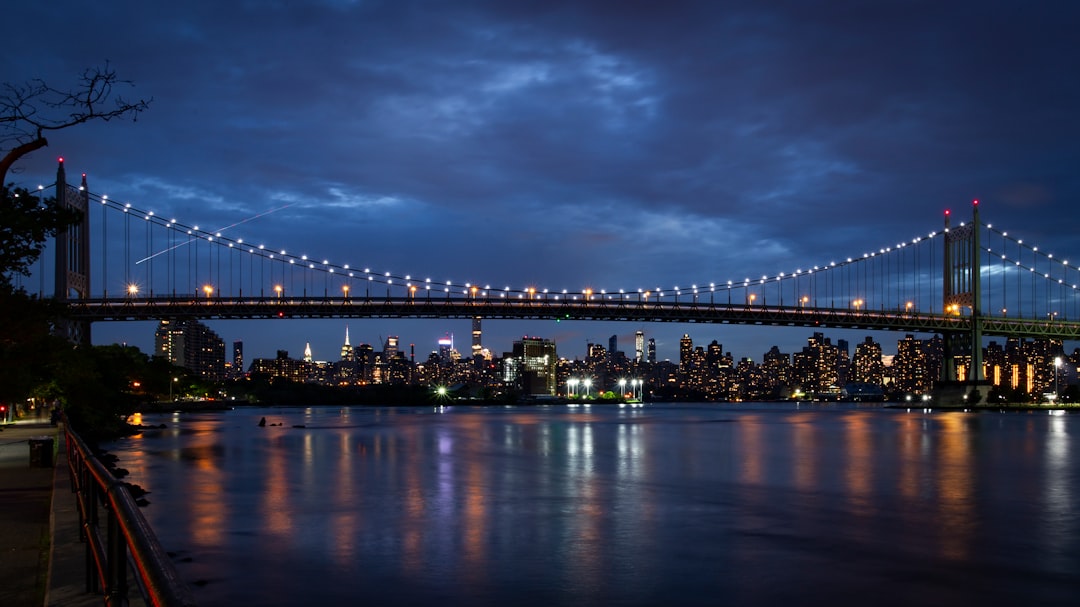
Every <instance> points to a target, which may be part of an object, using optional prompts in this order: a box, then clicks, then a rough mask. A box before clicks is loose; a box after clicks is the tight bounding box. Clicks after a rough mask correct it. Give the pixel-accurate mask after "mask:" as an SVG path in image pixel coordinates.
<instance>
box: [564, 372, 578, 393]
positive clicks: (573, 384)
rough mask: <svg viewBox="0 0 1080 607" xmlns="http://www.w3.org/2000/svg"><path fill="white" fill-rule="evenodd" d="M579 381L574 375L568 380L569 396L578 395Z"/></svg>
mask: <svg viewBox="0 0 1080 607" xmlns="http://www.w3.org/2000/svg"><path fill="white" fill-rule="evenodd" d="M578 381H579V380H578V379H576V378H573V377H571V378H570V379H568V380H566V387H567V388H568V389H567V394H566V395H567V396H577V385H578Z"/></svg>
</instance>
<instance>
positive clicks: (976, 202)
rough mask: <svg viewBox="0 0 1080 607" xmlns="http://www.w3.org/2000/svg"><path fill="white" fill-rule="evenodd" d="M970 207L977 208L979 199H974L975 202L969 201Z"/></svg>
mask: <svg viewBox="0 0 1080 607" xmlns="http://www.w3.org/2000/svg"><path fill="white" fill-rule="evenodd" d="M971 206H973V207H977V206H979V199H978V198H976V199H975V200H972V201H971Z"/></svg>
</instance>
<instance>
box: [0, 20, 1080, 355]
mask: <svg viewBox="0 0 1080 607" xmlns="http://www.w3.org/2000/svg"><path fill="white" fill-rule="evenodd" d="M4 14H5V22H6V24H7V27H6V28H5V37H6V45H5V46H6V48H7V52H6V53H4V54H3V56H2V57H0V66H2V69H0V81H3V82H8V83H20V82H23V81H26V80H29V79H32V78H41V79H44V80H45V81H46V82H48V83H49V84H51V85H52V86H54V87H60V88H67V87H70V86H73V85H74V84H75V83H76V81H77V79H78V77H79V75H80V74H81V73H82V72H83V70H85V69H86V68H88V67H94V66H101V65H104V64H105V62H108V64H109V65H110V66H111V67H112V68H114V69H115V70H116V71H117V73H118V75H119V76H120V77H121V78H123V79H127V80H131V81H133V82H134V87H132V88H129V89H128V88H125V89H121V90H120V91H119V92H120V93H121V94H122V95H123V96H124V97H127V98H130V99H136V98H153V102H152V105H151V107H150V109H149V110H148V111H146V112H144V113H143V114H141V115H140V116H139V117H138V120H137V121H136V122H130V121H126V122H109V123H100V124H91V125H86V126H82V127H79V128H74V129H68V130H65V131H61V132H57V133H54V134H52V135H51V136H50V137H49V140H50V146H49V148H47V149H45V150H42V151H39V152H36V153H35V154H34V155H33V156H32V157H31V158H29V159H28V160H26V161H24V162H22V163H21V164H20V165H19V166H18V168H19V172H18V173H15V174H13V175H9V181H13V182H15V183H16V184H18V185H23V186H27V187H31V188H36V187H37V185H38V184H40V183H46V184H47V183H51V182H52V179H53V176H54V174H55V167H56V157H57V156H64V157H65V160H66V165H67V167H68V171H69V174H78V173H81V172H86V173H88V175H89V177H88V179H89V182H90V186H91V189H92V190H94V191H95V192H98V193H105V194H108V195H109V197H110V198H112V199H115V200H122V201H125V202H130V203H131V204H133V205H134V206H136V207H138V208H140V209H144V210H153V211H155V212H156V213H157V214H159V215H169V216H174V217H177V218H178V219H180V220H181V221H182V222H185V223H188V224H189V225H190V224H199V225H206V226H215V227H220V226H227V225H230V224H234V223H237V222H240V221H244V220H248V219H250V218H252V217H253V216H255V215H259V214H262V213H266V212H267V211H271V210H274V209H280V210H277V211H274V212H272V213H267V214H265V215H263V216H261V217H259V218H257V219H254V220H250V221H247V222H246V223H244V224H243V225H241V226H238V227H236V228H234V229H233V230H234V231H233V232H232V233H231V236H233V237H234V238H236V237H242V238H245V240H247V241H249V242H250V241H256V240H257V241H259V242H265V243H266V245H267V246H268V247H272V248H288V249H289V250H290V251H296V252H303V253H306V254H309V255H311V256H312V257H316V258H324V259H330V260H332V261H334V262H337V263H349V264H351V265H352V266H353V267H365V266H370V267H371V268H373V269H379V270H380V271H381V270H387V271H392V272H394V273H395V274H412V275H414V276H430V277H432V278H433V279H437V280H448V279H449V280H453V281H455V282H465V281H473V282H475V283H485V282H487V283H492V284H495V285H504V284H507V285H514V286H515V287H520V286H523V285H536V286H538V287H547V288H551V289H552V290H561V289H570V290H571V291H575V290H577V291H579V290H581V289H582V288H584V287H585V286H592V287H594V288H604V287H606V288H608V289H612V290H617V289H618V288H624V287H625V288H627V289H628V290H629V289H635V290H636V289H637V288H639V287H645V288H652V287H655V286H670V285H680V284H681V285H690V284H694V283H696V284H702V285H703V284H708V283H709V282H713V281H715V282H717V283H721V282H723V283H726V281H727V280H742V279H743V278H744V277H748V276H749V277H753V276H760V275H766V274H767V275H776V274H777V273H778V272H781V271H791V270H794V269H795V268H797V267H804V266H807V265H812V264H815V263H822V262H828V261H830V260H835V259H840V258H843V257H848V256H855V255H861V254H862V253H863V252H864V251H865V250H877V249H878V248H879V247H883V246H890V245H893V244H895V243H896V242H899V241H904V240H910V239H911V238H913V237H918V236H923V235H926V234H927V233H928V232H930V231H933V230H938V229H940V228H941V226H942V212H943V210H944V209H946V208H952V209H953V210H954V213H956V214H957V216H958V217H960V218H965V217H967V216H968V214H969V207H970V201H971V200H972V199H973V198H978V199H979V200H980V201H981V205H980V206H981V209H982V214H983V219H984V221H986V222H989V223H993V224H994V225H995V227H1003V228H1005V229H1007V230H1008V231H1009V232H1010V235H1012V234H1016V235H1018V236H1020V237H1021V238H1024V239H1025V242H1035V243H1038V244H1039V246H1040V249H1041V250H1043V249H1045V250H1050V251H1054V252H1055V253H1057V255H1061V256H1065V257H1070V256H1071V257H1076V258H1080V241H1078V240H1077V238H1076V234H1077V229H1078V227H1080V226H1078V221H1077V218H1078V214H1080V211H1078V208H1077V203H1078V202H1080V171H1078V170H1077V169H1078V162H1080V115H1078V112H1080V44H1078V42H1077V35H1078V34H1077V32H1078V31H1080V3H1075V2H1053V1H1052V2H1019V1H1017V2H995V1H981V2H939V1H935V2H891V1H874V2H854V1H852V2H839V1H837V2H799V1H792V2H631V1H627V2H557V1H553V0H544V1H542V2H524V1H514V2H502V1H491V2H480V1H461V2H408V1H386V2H380V1H355V2H349V1H345V0H340V1H339V0H324V1H308V2H285V1H278V2H258V1H253V0H252V1H235V2H202V1H196V2H173V3H159V2H146V1H145V0H144V1H138V2H135V1H131V2H128V1H120V2H100V3H85V2H71V1H52V0H50V1H49V2H19V3H16V4H14V5H12V6H9V7H8V8H7V9H6V10H5V11H4ZM282 207H285V208H282ZM97 288H98V287H95V290H97ZM110 288H112V289H115V287H110ZM209 324H210V325H211V327H213V328H214V329H215V330H216V331H217V332H218V333H219V334H220V335H221V336H222V338H224V339H225V341H226V343H227V344H228V343H230V342H232V341H233V340H237V339H240V340H243V341H244V343H245V354H246V356H247V358H248V360H250V359H251V358H253V357H259V356H263V357H270V356H273V355H274V351H275V350H277V349H279V348H280V349H287V350H289V352H290V354H291V355H293V356H295V357H299V356H300V354H301V353H302V351H303V347H304V343H305V342H311V345H312V348H313V350H314V354H315V357H316V358H317V359H330V360H333V359H336V358H337V353H338V351H339V350H340V346H341V343H342V339H343V337H344V329H345V324H346V321H344V320H333V321H329V320H322V321H287V322H282V321H233V322H211V323H209ZM348 325H349V327H350V334H351V337H352V343H353V344H359V343H362V342H368V343H372V344H376V349H379V346H378V344H379V340H380V337H385V336H387V335H391V334H396V335H399V336H400V337H401V341H402V342H403V343H404V344H406V346H407V344H409V343H414V344H416V351H417V356H418V358H419V357H426V353H427V352H428V351H430V350H431V349H433V348H434V347H435V342H436V340H437V339H438V338H439V337H442V335H443V334H444V333H447V332H452V333H454V334H456V336H457V342H458V346H459V349H461V350H463V351H467V349H468V343H469V328H470V326H469V322H468V321H466V320H446V321H440V320H423V321H420V320H410V321H406V320H362V319H353V320H350V321H348ZM484 329H485V346H487V347H489V348H491V349H492V351H493V352H495V353H496V354H499V353H501V352H503V351H505V350H509V349H510V345H511V340H512V339H514V338H515V337H520V336H521V335H523V334H526V333H527V334H530V335H536V336H539V337H546V338H550V339H555V340H556V341H557V342H558V344H559V353H560V355H563V356H568V357H575V356H579V357H580V356H583V355H584V353H585V343H586V341H593V342H601V343H604V344H605V345H606V343H607V338H608V337H609V336H610V335H612V334H616V335H619V339H620V346H621V349H622V350H624V351H627V353H628V354H630V355H632V354H633V352H632V350H633V342H632V335H633V333H634V331H635V330H637V329H644V330H645V332H646V336H648V337H655V338H656V339H657V345H658V351H659V352H658V353H659V357H660V358H675V359H677V357H678V349H677V348H678V337H679V336H680V335H681V334H682V333H684V332H689V333H690V334H691V335H692V336H693V337H694V340H695V343H696V344H705V343H708V342H709V341H711V340H712V339H716V340H718V341H720V342H721V343H722V344H724V347H725V350H729V351H731V352H732V354H733V355H735V356H736V357H742V356H749V357H752V358H753V359H754V360H756V361H760V360H761V355H762V353H763V352H765V351H766V350H767V349H768V347H769V346H771V345H772V344H778V345H780V346H781V349H782V350H783V351H785V352H792V351H794V350H797V349H798V348H800V347H801V346H802V345H803V344H805V340H806V338H807V337H808V336H809V334H810V333H811V330H810V329H805V328H802V329H776V328H760V327H759V328H742V327H731V326H727V325H716V326H710V325H661V324H652V325H644V326H636V325H633V324H631V323H618V324H612V323H608V324H604V323H586V322H576V323H575V322H569V323H565V322H564V323H558V324H556V323H554V322H539V321H536V322H524V321H522V322H511V321H493V320H491V321H487V322H485V325H484ZM826 334H827V335H830V336H833V337H834V338H836V337H846V338H848V339H852V340H856V339H857V340H861V339H862V336H863V335H866V333H865V332H855V333H854V334H849V333H845V332H843V331H828V332H827V333H826ZM873 336H874V337H875V339H877V340H878V341H880V342H882V344H883V347H884V350H885V353H886V354H891V353H894V352H895V340H896V339H898V338H901V337H903V335H902V334H896V333H875V334H873ZM94 340H95V342H96V343H112V342H114V341H121V342H126V343H130V344H134V345H137V346H139V347H140V348H142V349H143V350H144V351H146V352H150V351H151V349H152V344H153V324H152V323H114V324H97V325H95V326H94Z"/></svg>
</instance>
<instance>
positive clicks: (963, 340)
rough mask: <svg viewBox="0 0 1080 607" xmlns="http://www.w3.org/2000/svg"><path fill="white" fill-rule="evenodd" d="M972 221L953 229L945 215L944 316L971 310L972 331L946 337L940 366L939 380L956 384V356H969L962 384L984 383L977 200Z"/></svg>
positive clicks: (947, 213) (973, 206)
mask: <svg viewBox="0 0 1080 607" xmlns="http://www.w3.org/2000/svg"><path fill="white" fill-rule="evenodd" d="M972 213H973V219H972V221H971V223H969V224H962V225H960V226H959V227H956V228H952V227H951V226H950V225H949V212H948V211H946V212H945V272H944V275H943V278H944V286H943V289H942V297H943V300H944V301H943V304H944V311H945V314H947V315H955V316H960V315H961V314H962V313H963V310H964V309H965V308H967V309H969V310H970V311H971V316H970V318H971V331H970V332H968V333H966V334H965V333H949V334H946V335H945V336H944V338H945V340H944V341H945V352H944V357H945V359H944V360H943V361H942V363H943V364H942V365H941V380H942V381H943V382H950V381H955V380H956V379H957V378H956V361H955V358H954V356H955V355H957V354H968V355H970V357H971V364H970V368H969V369H968V370H967V376H966V377H963V378H960V380H961V381H963V382H965V383H972V384H978V383H982V382H984V379H985V378H984V377H983V364H982V301H981V299H982V296H981V293H982V290H981V288H980V284H979V279H980V276H981V272H982V268H981V264H980V259H981V257H982V256H981V254H980V253H981V251H982V249H981V248H980V244H979V233H980V230H981V226H980V224H979V201H978V200H976V201H974V203H973V204H972Z"/></svg>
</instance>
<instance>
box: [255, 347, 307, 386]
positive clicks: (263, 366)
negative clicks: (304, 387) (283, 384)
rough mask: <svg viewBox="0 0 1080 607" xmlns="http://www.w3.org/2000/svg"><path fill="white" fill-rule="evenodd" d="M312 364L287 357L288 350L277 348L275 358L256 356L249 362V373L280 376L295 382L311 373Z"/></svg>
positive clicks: (305, 379)
mask: <svg viewBox="0 0 1080 607" xmlns="http://www.w3.org/2000/svg"><path fill="white" fill-rule="evenodd" d="M311 371H312V364H311V363H307V362H304V361H302V360H296V359H295V358H289V351H288V350H278V351H277V358H256V359H255V360H253V361H252V362H251V373H252V374H253V375H254V374H260V375H268V376H270V377H280V378H284V379H287V380H289V381H291V382H295V383H303V382H305V381H307V380H308V377H309V376H310V375H311Z"/></svg>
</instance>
